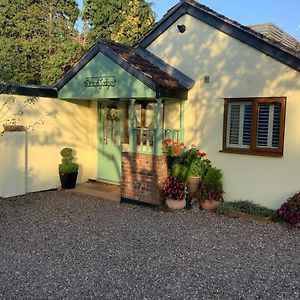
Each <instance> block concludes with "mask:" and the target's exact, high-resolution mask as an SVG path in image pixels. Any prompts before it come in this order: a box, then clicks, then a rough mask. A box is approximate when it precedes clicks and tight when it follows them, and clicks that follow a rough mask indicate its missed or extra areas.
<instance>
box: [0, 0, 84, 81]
mask: <svg viewBox="0 0 300 300" xmlns="http://www.w3.org/2000/svg"><path fill="white" fill-rule="evenodd" d="M0 11H1V15H0V37H1V38H0V42H1V45H3V46H2V47H1V50H0V79H1V80H9V81H18V82H23V83H37V84H41V83H43V84H51V83H53V82H54V81H55V80H57V79H59V77H60V76H62V74H63V73H64V71H65V68H66V67H67V66H68V64H70V63H71V62H73V61H74V60H76V59H78V58H79V57H80V55H81V54H82V47H81V46H80V43H79V42H80V41H79V39H78V32H76V30H75V22H76V20H77V19H78V15H79V9H78V6H77V3H76V1H75V0H48V1H43V0H35V1H32V0H14V1H9V0H1V3H0Z"/></svg>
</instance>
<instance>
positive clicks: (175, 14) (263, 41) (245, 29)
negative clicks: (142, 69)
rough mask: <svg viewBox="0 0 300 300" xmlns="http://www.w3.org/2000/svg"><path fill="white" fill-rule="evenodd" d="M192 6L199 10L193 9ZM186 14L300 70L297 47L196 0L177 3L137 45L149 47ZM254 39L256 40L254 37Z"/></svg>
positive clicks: (184, 0)
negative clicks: (283, 42)
mask: <svg viewBox="0 0 300 300" xmlns="http://www.w3.org/2000/svg"><path fill="white" fill-rule="evenodd" d="M193 9H194V10H196V11H194V10H193ZM201 12H202V13H205V14H207V16H203V15H202V14H201ZM184 14H189V15H191V16H193V17H195V18H198V19H199V20H201V18H203V19H204V22H207V24H208V25H210V26H213V27H215V28H217V29H218V30H220V31H223V32H224V33H225V34H228V35H231V36H232V37H233V38H236V39H238V40H240V41H241V42H244V43H246V44H248V45H249V46H250V47H253V48H256V49H257V50H259V51H261V52H263V53H265V54H266V55H269V56H271V57H273V58H275V59H277V60H278V61H280V62H282V63H285V64H287V65H288V66H290V67H292V68H294V69H296V70H298V71H300V62H299V61H298V60H299V59H300V52H298V51H297V50H296V49H292V48H290V47H287V46H285V45H283V44H282V43H280V42H277V41H274V40H273V39H270V38H268V37H267V36H265V35H263V34H261V33H259V32H256V31H254V30H253V29H251V28H250V27H249V26H245V25H242V24H240V23H239V22H237V21H234V20H232V19H230V18H228V17H226V16H224V15H222V14H220V13H218V12H216V11H214V10H213V9H211V8H209V7H208V6H205V5H203V4H201V3H199V2H197V1H195V0H180V2H179V3H177V4H176V5H175V6H173V7H172V8H170V9H169V10H168V11H167V13H166V14H165V15H164V16H163V18H162V19H161V20H160V21H159V22H157V23H156V24H155V25H154V27H153V28H152V29H151V30H150V31H149V32H148V33H147V34H146V35H145V36H144V37H143V38H142V39H141V40H140V41H139V42H138V44H137V45H139V46H140V47H143V48H146V47H148V45H150V44H151V43H152V42H153V40H154V39H156V37H157V36H159V35H160V34H162V33H163V32H164V31H165V30H166V29H167V28H169V27H170V26H171V25H172V24H173V23H174V22H175V21H176V20H177V19H178V18H180V17H181V16H182V15H184ZM193 14H194V15H193ZM209 16H211V17H212V18H216V19H215V20H214V19H213V20H212V21H211V22H209V20H208V17H209ZM202 21H203V20H202ZM220 22H224V23H225V24H227V26H230V27H231V28H232V29H233V28H234V33H232V29H231V30H230V27H227V28H225V29H224V28H223V27H221V26H219V27H218V25H216V23H220ZM230 31H231V32H230ZM237 31H239V32H237ZM243 34H245V35H246V36H243ZM247 35H248V37H247ZM253 38H254V39H257V40H253ZM258 44H259V45H258ZM268 47H270V48H268ZM272 47H274V48H275V49H276V50H279V51H283V53H280V52H279V53H276V52H275V51H274V50H275V49H274V48H273V49H272ZM288 55H291V56H292V57H289V56H288ZM295 59H296V60H295Z"/></svg>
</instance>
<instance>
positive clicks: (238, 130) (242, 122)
mask: <svg viewBox="0 0 300 300" xmlns="http://www.w3.org/2000/svg"><path fill="white" fill-rule="evenodd" d="M251 118H252V104H251V103H250V102H235V103H229V105H228V117H227V120H228V125H227V146H228V147H235V148H245V149H248V148H249V147H250V139H251Z"/></svg>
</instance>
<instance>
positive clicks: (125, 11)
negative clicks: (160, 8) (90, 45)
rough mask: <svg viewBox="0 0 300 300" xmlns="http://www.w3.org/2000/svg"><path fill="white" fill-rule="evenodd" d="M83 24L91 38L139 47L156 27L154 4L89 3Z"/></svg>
mask: <svg viewBox="0 0 300 300" xmlns="http://www.w3.org/2000/svg"><path fill="white" fill-rule="evenodd" d="M83 20H84V21H85V22H86V23H87V24H88V27H89V33H88V38H89V41H90V42H94V41H95V40H96V39H97V38H106V39H109V40H114V41H116V42H120V43H123V44H127V45H133V44H135V43H136V42H137V41H138V40H139V39H140V38H141V37H142V36H143V35H144V34H145V33H146V32H147V31H148V30H149V29H151V27H152V26H153V25H154V13H153V11H152V9H151V4H150V3H148V2H146V1H145V0H129V1H128V0H86V1H85V8H84V11H83Z"/></svg>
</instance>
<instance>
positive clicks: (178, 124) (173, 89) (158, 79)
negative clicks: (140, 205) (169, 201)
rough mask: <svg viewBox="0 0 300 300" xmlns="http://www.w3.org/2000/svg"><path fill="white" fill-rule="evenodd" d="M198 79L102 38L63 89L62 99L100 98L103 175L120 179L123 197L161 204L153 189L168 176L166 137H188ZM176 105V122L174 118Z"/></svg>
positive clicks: (107, 179)
mask: <svg viewBox="0 0 300 300" xmlns="http://www.w3.org/2000/svg"><path fill="white" fill-rule="evenodd" d="M193 84H194V81H193V80H192V79H190V78H189V77H187V76H186V75H184V74H183V73H181V72H180V71H178V70H176V69H174V68H172V67H171V66H170V65H168V64H166V63H164V62H162V61H161V60H160V59H158V58H157V57H155V56H154V55H153V54H150V53H149V52H148V51H147V50H145V49H136V48H133V47H129V46H125V45H121V44H118V43H114V42H110V41H103V40H98V41H97V42H96V44H95V45H94V46H93V47H92V48H91V49H90V51H89V52H88V53H87V54H86V55H85V56H84V57H83V58H82V60H81V61H79V63H78V64H77V65H76V66H75V67H73V68H72V69H71V70H70V71H69V72H68V73H66V75H65V76H64V78H62V79H61V80H60V81H59V82H58V83H57V88H58V97H59V98H60V99H62V100H72V101H77V100H88V101H97V102H98V112H97V116H98V128H97V133H98V134H97V139H98V142H97V144H98V146H97V147H98V173H97V180H102V181H104V182H109V183H115V184H120V185H121V199H129V200H139V201H145V202H151V203H153V202H154V203H155V204H159V203H160V199H159V198H160V197H159V194H157V193H156V194H155V195H154V194H153V191H154V190H155V191H158V190H159V189H158V187H159V186H160V185H161V181H162V178H164V177H165V176H166V165H165V157H164V156H163V155H162V141H163V140H165V139H167V138H171V139H172V140H174V141H177V142H184V103H185V101H186V100H187V94H188V90H189V89H190V88H191V87H192V86H193ZM174 107H176V109H175V110H176V117H175V121H173V122H168V121H167V120H166V119H167V118H168V116H169V110H170V108H171V109H174ZM140 191H143V193H140ZM137 195H138V196H137Z"/></svg>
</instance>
